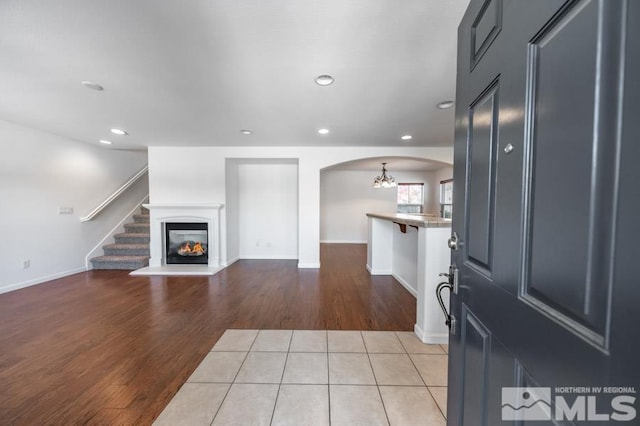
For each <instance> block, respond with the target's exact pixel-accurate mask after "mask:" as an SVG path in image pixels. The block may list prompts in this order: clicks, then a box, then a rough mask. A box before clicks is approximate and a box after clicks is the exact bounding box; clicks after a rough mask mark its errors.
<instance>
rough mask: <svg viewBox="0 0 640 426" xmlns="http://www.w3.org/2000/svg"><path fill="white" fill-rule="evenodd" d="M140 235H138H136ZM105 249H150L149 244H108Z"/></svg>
mask: <svg viewBox="0 0 640 426" xmlns="http://www.w3.org/2000/svg"><path fill="white" fill-rule="evenodd" d="M136 235H138V234H136ZM103 248H110V249H132V250H135V249H148V248H149V244H118V243H115V244H107V245H105V246H103Z"/></svg>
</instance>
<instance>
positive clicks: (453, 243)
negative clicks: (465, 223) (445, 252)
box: [447, 232, 459, 250]
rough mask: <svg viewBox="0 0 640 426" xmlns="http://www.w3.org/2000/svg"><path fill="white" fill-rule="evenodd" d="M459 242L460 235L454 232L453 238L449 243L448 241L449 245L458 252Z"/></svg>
mask: <svg viewBox="0 0 640 426" xmlns="http://www.w3.org/2000/svg"><path fill="white" fill-rule="evenodd" d="M458 241H459V238H458V233H457V232H454V233H453V235H451V238H449V241H447V245H448V246H449V248H450V249H451V250H458Z"/></svg>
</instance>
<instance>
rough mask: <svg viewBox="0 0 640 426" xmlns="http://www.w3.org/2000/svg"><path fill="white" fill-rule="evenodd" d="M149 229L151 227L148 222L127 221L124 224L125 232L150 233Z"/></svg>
mask: <svg viewBox="0 0 640 426" xmlns="http://www.w3.org/2000/svg"><path fill="white" fill-rule="evenodd" d="M149 229H150V227H149V224H148V223H127V224H125V225H124V231H125V233H140V234H148V233H149Z"/></svg>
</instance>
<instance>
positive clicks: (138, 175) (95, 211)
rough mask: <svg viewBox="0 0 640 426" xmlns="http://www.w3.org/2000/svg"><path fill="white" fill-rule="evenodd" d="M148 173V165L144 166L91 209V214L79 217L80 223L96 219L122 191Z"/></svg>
mask: <svg viewBox="0 0 640 426" xmlns="http://www.w3.org/2000/svg"><path fill="white" fill-rule="evenodd" d="M148 171H149V164H145V166H144V167H143V168H142V169H141V170H140V171H139V172H138V173H136V174H135V175H133V176H132V177H131V179H129V180H128V181H126V182H125V183H124V184H123V185H122V186H121V187H120V188H118V189H116V190H115V191H114V192H113V194H111V195H109V196H108V197H107V198H106V199H105V200H104V201H103V202H101V203H100V204H99V205H98V207H96V208H95V209H93V210H92V211H91V213H89V214H88V215H86V216H84V217H81V218H80V221H81V222H88V221H90V220H91V219H93V218H94V217H96V216H97V215H98V213H100V212H101V211H102V210H104V208H105V207H107V206H108V205H109V204H111V202H112V201H113V200H115V199H116V198H118V197H119V196H120V195H121V194H122V193H123V192H124V191H126V190H127V188H129V187H130V186H131V185H133V184H134V183H136V182H137V181H138V179H140V178H141V177H142V176H143V175H144V174H145V173H147V172H148Z"/></svg>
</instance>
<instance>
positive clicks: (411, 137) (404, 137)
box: [400, 135, 413, 141]
mask: <svg viewBox="0 0 640 426" xmlns="http://www.w3.org/2000/svg"><path fill="white" fill-rule="evenodd" d="M400 139H402V140H403V141H408V140H411V139H413V136H411V135H404V136H402V137H401V138H400Z"/></svg>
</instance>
